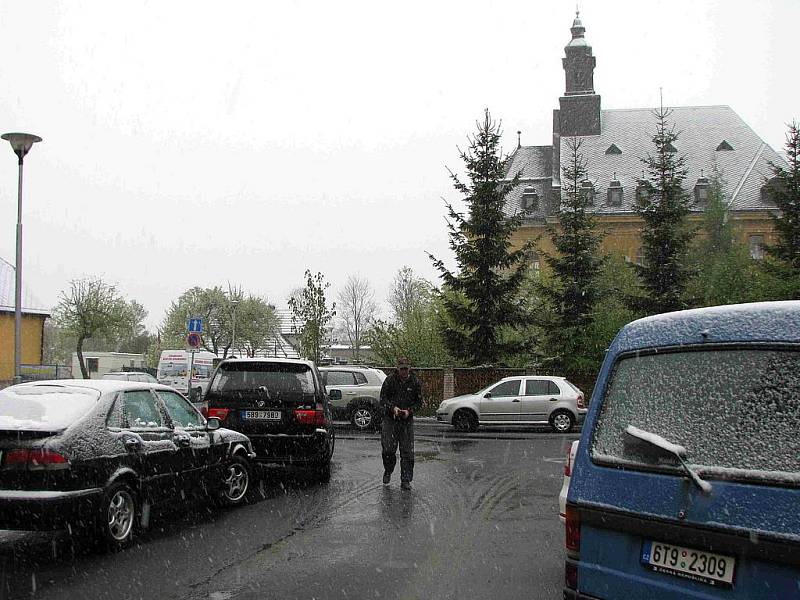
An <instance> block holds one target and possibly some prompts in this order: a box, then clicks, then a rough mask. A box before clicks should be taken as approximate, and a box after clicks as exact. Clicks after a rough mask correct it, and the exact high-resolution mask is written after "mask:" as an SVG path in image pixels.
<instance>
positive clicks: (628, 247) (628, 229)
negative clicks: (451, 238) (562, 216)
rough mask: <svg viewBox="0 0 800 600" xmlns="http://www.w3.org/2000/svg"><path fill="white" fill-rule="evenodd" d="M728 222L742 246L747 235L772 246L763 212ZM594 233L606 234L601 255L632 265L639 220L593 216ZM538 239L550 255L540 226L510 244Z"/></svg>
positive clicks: (522, 231) (523, 230) (694, 221)
mask: <svg viewBox="0 0 800 600" xmlns="http://www.w3.org/2000/svg"><path fill="white" fill-rule="evenodd" d="M730 216H731V220H732V222H733V224H734V231H735V233H736V236H737V238H738V239H739V241H741V242H742V243H743V244H747V243H748V239H749V237H750V236H751V235H763V236H764V243H765V244H773V243H775V241H776V239H775V227H774V225H773V223H772V219H771V218H770V217H769V215H768V214H767V213H765V212H764V211H750V212H745V211H741V212H736V213H732V214H731V215H730ZM595 219H596V221H595V222H596V223H597V229H598V230H599V231H604V232H606V236H605V237H604V238H603V242H602V244H601V248H602V251H603V252H605V253H609V254H619V255H622V256H625V257H628V259H629V260H631V261H632V262H635V260H636V254H637V252H638V251H639V248H640V246H641V243H642V242H641V231H642V220H641V219H640V218H639V217H638V216H637V215H635V214H631V215H601V216H596V217H595ZM701 219H702V216H701V215H696V214H692V215H691V216H690V217H689V223H690V225H691V226H693V227H697V226H699V225H700V222H701ZM557 222H558V221H557V219H555V218H552V221H551V224H553V225H555V224H556V223H557ZM537 238H538V239H539V241H538V243H537V248H539V249H541V250H543V251H545V252H546V253H548V254H553V252H554V249H553V244H552V243H551V241H550V237H549V236H548V235H547V232H546V231H545V226H544V225H543V224H536V225H525V226H523V227H520V228H519V229H518V230H517V231H515V232H514V233H513V234H512V237H511V244H512V246H513V247H514V248H519V247H520V246H521V245H522V244H523V243H524V242H525V241H527V240H529V239H534V240H536V239H537ZM540 264H541V266H542V268H546V264H545V263H544V261H540Z"/></svg>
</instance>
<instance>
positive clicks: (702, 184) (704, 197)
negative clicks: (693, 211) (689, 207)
mask: <svg viewBox="0 0 800 600" xmlns="http://www.w3.org/2000/svg"><path fill="white" fill-rule="evenodd" d="M710 190H711V184H710V183H709V182H708V178H706V177H699V178H698V179H697V183H695V184H694V203H695V204H700V205H706V204H708V194H709V191H710Z"/></svg>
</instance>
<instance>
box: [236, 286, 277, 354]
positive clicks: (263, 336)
mask: <svg viewBox="0 0 800 600" xmlns="http://www.w3.org/2000/svg"><path fill="white" fill-rule="evenodd" d="M277 332H278V315H277V313H276V312H275V307H274V306H273V305H272V304H270V303H269V302H267V301H266V300H265V299H264V298H260V297H259V296H254V295H253V294H249V295H248V296H247V297H246V298H244V299H243V300H241V301H239V303H238V305H237V306H236V348H235V350H237V351H239V352H240V353H241V351H242V350H244V353H245V354H246V355H247V356H249V357H253V356H255V355H256V353H257V352H259V351H261V350H266V349H267V348H268V347H269V344H270V342H271V341H272V340H273V339H274V338H275V335H276V334H277Z"/></svg>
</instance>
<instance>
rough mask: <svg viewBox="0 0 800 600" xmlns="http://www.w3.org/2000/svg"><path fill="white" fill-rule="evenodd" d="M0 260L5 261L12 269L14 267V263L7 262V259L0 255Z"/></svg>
mask: <svg viewBox="0 0 800 600" xmlns="http://www.w3.org/2000/svg"><path fill="white" fill-rule="evenodd" d="M0 260H1V261H3V262H4V263H6V264H7V265H8V266H9V267H11V268H12V269H14V268H15V267H14V265H12V264H11V263H10V262H8V261H7V260H6V259H5V258H3V257H2V256H0Z"/></svg>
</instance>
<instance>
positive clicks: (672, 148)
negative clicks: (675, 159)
mask: <svg viewBox="0 0 800 600" xmlns="http://www.w3.org/2000/svg"><path fill="white" fill-rule="evenodd" d="M664 151H665V152H677V151H678V149H677V148H676V147H675V146H673V145H672V142H667V143H666V144H664Z"/></svg>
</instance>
